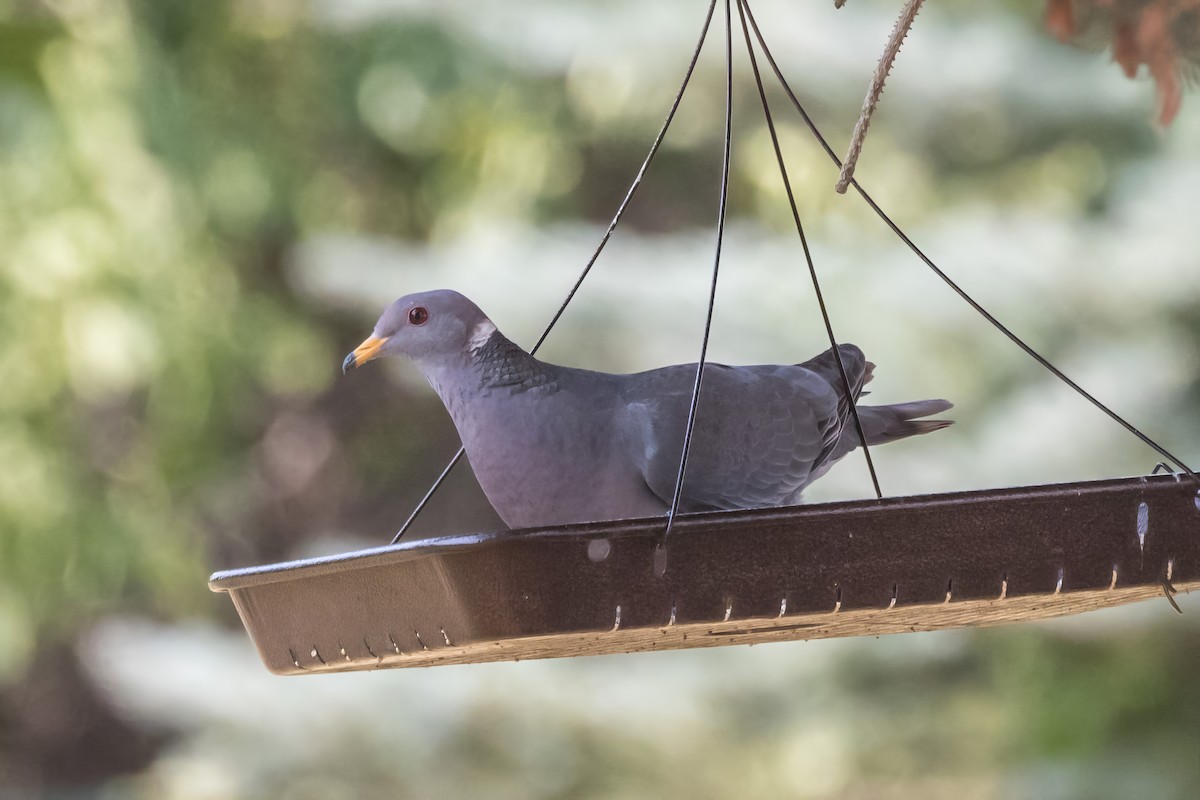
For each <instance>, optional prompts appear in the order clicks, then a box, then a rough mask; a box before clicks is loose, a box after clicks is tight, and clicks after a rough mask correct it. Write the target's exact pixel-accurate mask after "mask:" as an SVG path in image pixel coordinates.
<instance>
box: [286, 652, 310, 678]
mask: <svg viewBox="0 0 1200 800" xmlns="http://www.w3.org/2000/svg"><path fill="white" fill-rule="evenodd" d="M288 658H290V659H291V660H292V663H293V664H295V665H296V669H304V667H302V666H300V659H298V658H296V654H295V653H293V652H292V648H290V647H289V648H288ZM304 671H305V672H307V671H308V670H304Z"/></svg>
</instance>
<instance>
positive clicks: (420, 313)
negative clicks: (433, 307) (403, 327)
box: [408, 306, 429, 325]
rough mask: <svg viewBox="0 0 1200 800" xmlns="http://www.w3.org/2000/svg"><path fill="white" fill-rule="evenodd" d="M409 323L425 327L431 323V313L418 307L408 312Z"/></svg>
mask: <svg viewBox="0 0 1200 800" xmlns="http://www.w3.org/2000/svg"><path fill="white" fill-rule="evenodd" d="M408 321H409V322H410V323H412V324H413V325H424V324H425V323H426V322H428V321H429V312H428V311H426V310H425V309H423V308H421V307H420V306H417V307H416V308H414V309H413V310H412V311H409V312H408Z"/></svg>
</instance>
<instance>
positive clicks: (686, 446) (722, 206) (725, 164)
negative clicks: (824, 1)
mask: <svg viewBox="0 0 1200 800" xmlns="http://www.w3.org/2000/svg"><path fill="white" fill-rule="evenodd" d="M723 138H724V140H723V142H722V150H721V199H720V202H719V203H718V204H717V251H716V253H715V255H714V256H713V268H712V281H711V282H710V284H709V287H708V310H707V312H706V313H705V317H704V335H703V336H702V337H701V338H700V359H699V360H698V361H697V362H696V380H695V381H694V382H693V384H692V400H691V403H690V404H689V406H688V417H687V428H685V429H684V433H683V452H682V453H681V454H680V456H679V472H678V474H677V475H676V477H675V491H674V493H673V494H672V496H671V510H670V511H668V512H667V527H666V529H665V530H663V538H662V545H660V552H659V554H658V556H657V557H656V559H655V564H656V567H655V570H656V571H657V572H658V573H659V574H661V573H662V572H665V571H666V562H665V555H666V554H665V552H664V551H662V549H661V548H662V546H663V545H665V544H666V541H667V537H668V536H670V535H671V528H672V527H673V526H674V524H675V516H676V515H677V514H678V513H679V501H680V500H681V499H682V497H683V477H684V474H685V473H686V472H687V462H688V454H689V453H690V452H691V449H692V433H693V431H694V430H695V428H696V411H697V409H698V408H699V406H700V388H701V386H702V385H703V383H704V364H705V362H706V361H707V359H708V339H709V335H710V334H711V333H712V318H713V306H714V305H716V300H717V277H718V275H719V274H720V272H721V247H722V245H723V244H724V243H725V212H726V209H727V207H728V205H729V151H730V145H731V143H732V141H733V23H732V21H731V17H730V0H725V134H724V137H723Z"/></svg>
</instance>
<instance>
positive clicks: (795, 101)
mask: <svg viewBox="0 0 1200 800" xmlns="http://www.w3.org/2000/svg"><path fill="white" fill-rule="evenodd" d="M743 4H744V6H745V9H746V18H747V19H748V20H749V21H750V26H751V28H753V30H754V37H755V39H757V40H758V46H759V49H760V50H761V51H762V54H763V57H764V58H766V59H767V63H769V64H770V65H771V70H772V71H773V72H774V73H775V77H776V78H777V79H778V81H779V85H780V87H782V88H783V91H784V93H785V94H787V96H788V99H789V100H790V101H791V103H792V105H793V106H795V108H796V111H797V112H798V113H799V114H800V116H801V118H802V119H803V120H804V124H805V125H806V126H807V127H808V129H809V131H810V132H811V133H812V135H813V137H814V138H815V139H816V140H817V142H818V143H819V144H820V145H821V148H822V149H823V150H824V151H825V153H826V154H827V155H828V156H829V158H830V159H831V160H832V161H833V163H834V164H835V165H836V166H837V167H838V168H839V169H840V168H841V166H842V162H841V160H840V159H839V158H838V157H837V154H836V153H834V151H833V148H831V147H830V146H829V142H828V141H827V140H826V139H825V137H824V136H822V135H821V131H820V130H818V128H817V125H816V123H815V122H813V120H812V117H810V116H809V115H808V112H807V111H806V110H805V108H804V105H803V104H802V103H801V102H800V100H799V98H797V97H796V93H795V92H793V91H792V87H791V86H790V85H789V84H788V82H787V79H786V78H785V77H784V76H783V72H782V71H780V69H779V65H778V64H777V63H776V61H775V57H774V56H773V55H772V54H771V49H770V48H769V47H768V46H767V43H766V40H765V39H764V38H763V35H762V31H761V30H760V29H759V27H758V22H757V21H756V20H755V18H754V12H753V11H752V10H751V8H750V3H749V2H748V0H743ZM850 185H851V186H853V187H854V190H855V191H857V192H858V194H859V196H860V197H862V199H863V200H864V201H865V202H866V204H867V205H868V206H870V207H871V210H872V211H874V212H875V214H876V215H877V216H878V217H879V218H880V219H881V220H883V222H884V224H886V225H887V226H888V227H889V228H890V229H891V230H892V233H894V234H895V235H896V236H897V238H899V239H900V241H902V242H904V244H905V245H906V246H907V247H908V249H910V250H911V251H912V252H913V254H914V255H916V256H917V258H919V259H921V261H923V262H924V263H925V266H927V267H929V269H931V270H932V271H933V273H934V274H935V275H937V276H938V277H939V278H941V280H942V282H943V283H945V284H946V285H947V286H949V287H950V288H951V289H952V290H953V291H954V292H955V294H957V295H958V296H959V297H961V298H962V299H963V300H964V301H966V303H967V304H968V305H970V306H971V308H973V309H975V311H976V312H978V313H979V314H980V316H982V317H983V318H984V319H986V320H987V321H988V322H989V323H990V324H991V325H992V327H994V328H995V329H996V330H998V331H1000V332H1001V333H1003V334H1004V335H1005V336H1007V337H1008V339H1009V340H1010V341H1011V342H1012V343H1013V344H1015V345H1016V346H1017V347H1019V348H1021V349H1022V350H1023V351H1025V353H1026V355H1028V356H1029V357H1030V358H1032V359H1033V360H1034V361H1036V362H1037V363H1038V364H1040V365H1041V366H1042V367H1043V368H1045V369H1046V370H1047V371H1049V372H1050V373H1051V374H1052V375H1054V377H1056V378H1058V379H1059V380H1060V381H1062V382H1063V383H1065V384H1066V385H1067V386H1069V387H1071V389H1073V390H1074V391H1075V392H1076V393H1077V394H1079V395H1080V396H1081V397H1083V398H1084V399H1085V400H1087V401H1088V402H1089V403H1091V404H1092V405H1094V406H1095V407H1096V408H1098V409H1100V410H1101V411H1103V412H1104V413H1105V414H1107V415H1108V417H1109V418H1110V419H1112V420H1113V421H1114V422H1116V423H1118V424H1119V425H1121V427H1123V428H1125V430H1127V431H1129V432H1130V433H1132V434H1133V435H1134V436H1136V437H1137V438H1138V439H1139V440H1141V442H1142V443H1143V444H1145V445H1148V446H1149V447H1151V448H1152V449H1153V450H1154V451H1155V452H1157V453H1158V454H1159V455H1160V456H1162V457H1163V458H1165V459H1167V460H1168V461H1170V462H1171V463H1172V464H1174V465H1175V466H1177V467H1178V468H1179V469H1181V470H1182V471H1183V472H1186V473H1187V474H1188V475H1189V476H1191V477H1192V479H1194V480H1195V481H1196V482H1197V483H1200V475H1197V474H1196V473H1195V472H1194V471H1193V470H1192V468H1191V467H1189V466H1188V465H1187V464H1185V463H1184V462H1183V461H1182V460H1180V459H1179V458H1178V457H1177V456H1175V455H1173V454H1172V453H1171V452H1170V451H1168V450H1167V449H1166V448H1164V447H1163V446H1162V445H1160V444H1159V443H1158V442H1156V441H1154V439H1152V438H1150V437H1149V436H1147V435H1146V434H1145V433H1143V432H1142V431H1140V430H1138V429H1137V428H1136V427H1134V426H1133V424H1132V423H1130V422H1128V421H1127V420H1125V418H1124V417H1121V416H1120V415H1119V414H1117V413H1116V412H1115V411H1113V410H1112V409H1111V408H1109V407H1108V406H1107V405H1105V404H1104V403H1102V402H1101V401H1100V400H1098V399H1097V398H1096V397H1095V396H1093V395H1092V394H1091V393H1089V392H1088V391H1087V390H1085V389H1084V388H1083V387H1082V386H1080V385H1079V384H1078V383H1076V382H1075V381H1073V380H1071V379H1070V378H1068V377H1067V376H1066V375H1065V374H1064V373H1063V372H1062V370H1060V369H1059V368H1058V367H1056V366H1054V365H1053V364H1051V363H1050V361H1049V360H1047V359H1046V358H1045V356H1043V355H1042V354H1041V353H1039V352H1038V351H1036V350H1034V349H1033V348H1032V347H1031V346H1029V345H1028V344H1026V343H1025V341H1024V340H1023V339H1021V338H1020V337H1019V336H1017V335H1016V334H1015V333H1013V332H1012V331H1011V330H1010V329H1009V328H1008V327H1007V326H1006V325H1004V323H1002V322H1000V320H998V319H996V317H994V316H992V314H991V313H989V312H988V310H987V309H985V308H984V307H983V306H982V305H980V304H979V303H978V302H976V300H975V298H973V297H971V295H969V294H967V292H966V290H964V289H963V288H962V287H960V286H959V285H958V284H957V283H955V282H954V280H953V279H951V278H950V276H949V275H947V274H946V273H945V272H943V271H942V270H941V269H940V268H939V267H938V266H937V264H935V263H933V260H932V259H931V258H929V256H927V255H925V253H924V252H923V251H922V250H921V248H919V247H917V245H916V244H915V243H914V242H913V240H912V239H910V238H908V236H907V235H906V234H905V233H904V231H902V230H900V227H899V226H898V225H897V224H896V223H895V222H893V221H892V218H891V217H889V216H888V215H887V214H886V213H885V212H884V210H883V209H882V208H880V207H879V205H878V204H877V203H876V202H875V200H874V199H873V198H872V197H871V195H869V194H868V193H867V190H866V189H864V188H863V187H862V186H861V185H860V184H859V182H858V181H857V180H855V179H853V178H851V180H850Z"/></svg>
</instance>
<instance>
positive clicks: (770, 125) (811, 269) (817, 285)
mask: <svg viewBox="0 0 1200 800" xmlns="http://www.w3.org/2000/svg"><path fill="white" fill-rule="evenodd" d="M738 17H740V18H741V21H742V35H743V36H744V37H745V39H746V54H747V55H748V56H749V57H750V68H751V70H752V71H753V72H754V84H755V86H757V87H758V99H759V100H760V101H761V102H762V109H763V117H764V118H765V119H766V121H767V130H768V131H770V133H771V146H772V147H774V149H775V161H776V163H777V164H778V165H779V177H780V178H781V179H782V180H783V188H784V190H785V191H786V192H787V198H788V205H789V206H790V207H791V209H792V220H793V221H794V222H795V223H796V233H797V234H799V236H800V246H801V247H802V248H803V249H804V261H805V263H806V264H807V265H808V273H809V275H810V276H812V285H813V292H814V293H815V294H816V296H817V305H818V306H819V307H820V309H821V319H822V320H823V321H824V323H825V333H826V334H827V335H828V337H829V346H830V348H832V350H833V356H834V360H835V361H837V367H838V373H839V374H840V375H841V378H842V388H843V389H844V390H845V392H846V398H847V399H848V400H849V401H850V413H851V414H852V415H853V417H854V428H855V430H856V431H857V432H858V441H859V442H861V443H862V449H863V456H864V457H865V458H866V461H867V471H868V472H870V473H871V485H872V486H874V487H875V497H876V499H882V498H883V492H882V491H881V490H880V488H879V476H878V475H877V474H876V473H875V460H874V459H872V458H871V448H870V446H869V445H868V444H867V435H866V433H865V432H864V431H863V426H862V419H860V418H859V415H858V403H857V398H856V397H855V393H854V388H853V387H852V386H851V385H850V377H849V376H848V375H847V374H846V365H845V364H844V363H843V362H842V353H841V351H840V350H839V349H838V342H837V337H836V336H835V335H834V333H833V322H831V321H830V319H829V310H828V309H827V308H826V307H825V295H824V293H822V292H821V282H820V281H819V280H818V279H817V267H816V265H815V264H814V263H813V257H812V251H811V250H810V249H809V247H808V237H807V236H806V235H805V233H804V225H803V224H802V223H801V222H800V210H799V209H798V208H797V206H796V196H795V194H794V193H793V192H792V182H791V180H789V178H788V171H787V165H786V164H785V163H784V160H783V151H782V150H781V149H780V147H779V135H778V134H777V133H776V131H775V119H774V117H773V116H772V115H771V105H770V103H768V102H767V92H766V89H765V88H763V82H762V73H761V72H759V69H758V59H757V58H756V57H755V55H754V47H753V46H751V44H750V30H749V28H747V27H746V4H745V0H738ZM839 422H841V420H839ZM838 435H839V436H841V431H840V430H839V432H838Z"/></svg>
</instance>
